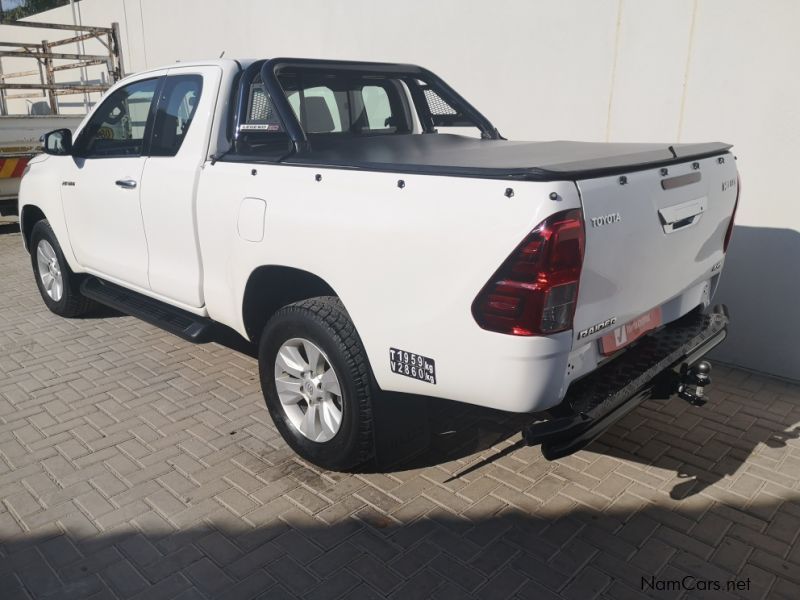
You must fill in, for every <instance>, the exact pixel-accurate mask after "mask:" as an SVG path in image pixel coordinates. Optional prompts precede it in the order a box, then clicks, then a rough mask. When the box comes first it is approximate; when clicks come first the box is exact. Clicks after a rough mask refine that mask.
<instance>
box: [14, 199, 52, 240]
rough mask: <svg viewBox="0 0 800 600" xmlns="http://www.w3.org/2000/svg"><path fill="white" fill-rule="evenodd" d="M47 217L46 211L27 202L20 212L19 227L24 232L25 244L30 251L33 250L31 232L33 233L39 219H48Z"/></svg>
mask: <svg viewBox="0 0 800 600" xmlns="http://www.w3.org/2000/svg"><path fill="white" fill-rule="evenodd" d="M46 219H47V217H46V216H45V214H44V211H43V210H42V209H41V208H39V207H38V206H36V205H35V204H26V205H25V206H23V207H22V210H21V211H20V213H19V228H20V231H21V232H22V240H23V242H24V244H25V249H26V250H27V251H28V252H30V251H31V244H30V241H31V233H33V227H34V226H35V225H36V223H38V222H39V221H43V220H46Z"/></svg>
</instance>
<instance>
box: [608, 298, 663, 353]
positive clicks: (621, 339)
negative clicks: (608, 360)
mask: <svg viewBox="0 0 800 600" xmlns="http://www.w3.org/2000/svg"><path fill="white" fill-rule="evenodd" d="M660 325H661V307H660V306H657V307H656V308H654V309H653V310H651V311H649V312H646V313H645V314H643V315H642V316H640V317H637V318H635V319H634V320H633V321H630V322H628V323H626V324H625V325H623V326H622V327H617V328H616V329H615V330H614V331H612V332H611V333H607V334H606V335H604V336H603V337H601V338H600V352H602V353H603V354H612V353H614V352H616V351H617V350H619V349H620V348H624V347H625V346H627V345H628V344H630V343H631V342H633V341H635V340H637V339H639V338H640V337H642V336H643V335H644V334H645V333H647V332H648V331H652V330H653V329H655V328H656V327H659V326H660Z"/></svg>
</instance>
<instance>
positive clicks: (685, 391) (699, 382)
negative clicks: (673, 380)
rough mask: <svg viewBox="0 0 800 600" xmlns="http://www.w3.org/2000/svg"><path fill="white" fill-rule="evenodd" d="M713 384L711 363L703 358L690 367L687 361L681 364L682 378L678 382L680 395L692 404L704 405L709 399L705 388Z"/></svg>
mask: <svg viewBox="0 0 800 600" xmlns="http://www.w3.org/2000/svg"><path fill="white" fill-rule="evenodd" d="M709 385H711V364H710V363H709V362H708V361H705V360H701V361H700V362H699V363H697V364H696V365H694V366H692V367H690V366H689V365H687V364H686V363H684V364H683V365H681V374H680V380H679V382H678V389H677V392H678V396H679V397H680V398H683V399H684V400H686V401H687V402H688V403H689V404H691V405H692V406H703V405H704V404H705V403H706V402H708V399H707V398H706V396H705V388H706V387H707V386H709Z"/></svg>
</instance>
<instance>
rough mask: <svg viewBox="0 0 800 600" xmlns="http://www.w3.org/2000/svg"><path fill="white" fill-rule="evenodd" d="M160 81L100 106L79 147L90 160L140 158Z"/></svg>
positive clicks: (128, 89) (140, 84)
mask: <svg viewBox="0 0 800 600" xmlns="http://www.w3.org/2000/svg"><path fill="white" fill-rule="evenodd" d="M158 82H159V79H158V78H156V79H145V80H142V81H136V82H134V83H131V84H128V85H126V86H123V87H121V88H119V89H118V90H116V91H115V92H114V93H113V94H111V96H109V98H108V99H107V100H106V101H105V102H103V104H101V105H100V108H98V109H97V111H96V112H95V113H94V114H93V115H92V117H91V120H90V121H89V123H87V125H86V127H85V128H84V131H83V132H82V133H81V136H80V139H79V140H78V142H77V144H76V147H77V148H76V150H77V152H78V154H79V155H81V156H85V157H87V158H111V157H120V156H140V155H141V154H142V152H143V149H144V140H145V132H146V130H147V125H148V118H149V116H150V108H151V107H152V105H153V99H154V97H155V93H156V88H157V87H158Z"/></svg>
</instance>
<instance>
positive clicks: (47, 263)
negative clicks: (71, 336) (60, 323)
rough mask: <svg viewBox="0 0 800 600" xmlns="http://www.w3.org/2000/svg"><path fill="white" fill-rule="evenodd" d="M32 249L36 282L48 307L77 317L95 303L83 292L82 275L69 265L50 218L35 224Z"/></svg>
mask: <svg viewBox="0 0 800 600" xmlns="http://www.w3.org/2000/svg"><path fill="white" fill-rule="evenodd" d="M29 248H30V250H31V264H32V266H33V274H34V276H35V277H36V285H37V286H38V287H39V293H40V294H41V295H42V300H44V303H45V304H46V305H47V308H49V309H50V310H51V311H52V312H54V313H55V314H57V315H59V316H62V317H77V316H80V315H82V314H84V313H85V312H87V311H88V310H90V309H91V308H92V307H93V306H94V303H93V302H92V301H91V300H89V299H88V298H86V297H84V296H83V295H82V294H81V292H80V282H79V281H78V277H77V276H76V275H75V273H73V272H72V270H71V269H70V268H69V265H68V264H67V261H66V259H65V258H64V253H63V252H62V251H61V246H60V245H59V243H58V240H57V239H56V236H55V234H54V233H53V230H52V228H51V227H50V223H48V222H47V221H46V220H41V221H39V222H37V223H36V225H34V226H33V231H32V232H31V240H30V244H29Z"/></svg>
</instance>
